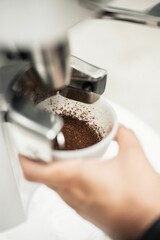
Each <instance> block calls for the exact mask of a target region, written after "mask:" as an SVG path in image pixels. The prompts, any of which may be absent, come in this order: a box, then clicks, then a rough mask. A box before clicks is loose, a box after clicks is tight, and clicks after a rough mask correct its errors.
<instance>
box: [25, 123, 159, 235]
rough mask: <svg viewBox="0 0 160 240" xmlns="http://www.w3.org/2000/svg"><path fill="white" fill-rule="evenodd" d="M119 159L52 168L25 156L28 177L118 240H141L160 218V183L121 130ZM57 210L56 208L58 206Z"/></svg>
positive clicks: (133, 141) (135, 143)
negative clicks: (53, 191) (46, 187)
mask: <svg viewBox="0 0 160 240" xmlns="http://www.w3.org/2000/svg"><path fill="white" fill-rule="evenodd" d="M116 141H117V142H118V144H119V153H118V155H117V156H116V157H115V158H114V159H112V160H110V161H106V162H102V161H98V160H97V159H96V160H93V159H92V161H91V160H87V159H85V160H82V159H74V160H69V161H55V162H52V163H44V162H36V161H32V160H29V159H27V158H25V157H23V156H20V160H21V164H22V168H23V171H24V175H25V177H26V178H27V179H28V180H30V181H35V182H40V183H44V184H46V185H47V186H49V187H50V188H52V189H53V190H55V191H57V192H58V193H59V195H60V196H61V197H62V198H63V199H64V200H65V201H66V202H67V203H68V204H69V205H70V206H71V207H72V208H74V209H75V210H76V211H77V212H78V213H79V214H80V215H81V216H83V217H84V218H86V219H88V220H89V221H91V222H92V223H94V224H95V225H97V226H98V227H99V228H101V229H102V230H103V231H104V232H106V233H107V234H109V235H110V236H111V237H112V238H113V239H116V240H121V239H123V240H125V239H130V240H131V239H134V240H135V239H137V238H139V236H141V234H143V232H144V231H145V230H146V229H147V228H148V227H149V226H150V225H151V224H152V222H153V221H154V220H156V218H158V217H159V216H160V177H159V175H158V174H157V173H156V172H155V171H154V169H153V168H152V167H151V165H150V164H149V162H148V160H147V159H146V156H145V154H144V152H143V150H142V148H141V146H140V143H139V142H138V140H137V138H136V136H135V135H134V133H133V132H132V131H131V130H129V129H127V128H125V127H123V126H120V127H119V130H118V133H117V136H116ZM53 204H54V203H53Z"/></svg>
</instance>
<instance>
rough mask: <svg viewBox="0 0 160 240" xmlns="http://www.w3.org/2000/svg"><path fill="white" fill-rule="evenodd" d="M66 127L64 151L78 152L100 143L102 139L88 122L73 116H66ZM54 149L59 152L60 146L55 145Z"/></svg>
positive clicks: (64, 117)
mask: <svg viewBox="0 0 160 240" xmlns="http://www.w3.org/2000/svg"><path fill="white" fill-rule="evenodd" d="M62 117H63V119H64V126H63V128H62V132H63V134H64V137H65V148H64V149H63V150H77V149H82V148H86V147H89V146H91V145H93V144H96V143H98V142H99V141H100V140H101V139H102V137H101V136H100V134H99V133H98V132H96V131H95V129H94V127H93V126H90V125H89V124H88V122H86V121H83V120H79V119H77V118H75V117H72V116H64V115H62ZM54 148H55V149H57V150H62V149H59V146H58V144H57V143H55V144H54Z"/></svg>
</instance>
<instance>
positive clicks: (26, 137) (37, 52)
mask: <svg viewBox="0 0 160 240" xmlns="http://www.w3.org/2000/svg"><path fill="white" fill-rule="evenodd" d="M112 2H116V1H109V0H108V1H107V0H106V1H103V0H99V1H98V0H97V1H96V0H67V1H66V0H58V1H55V0H45V1H40V2H38V1H34V0H32V1H31V0H28V1H20V0H15V1H10V2H9V1H1V3H0V29H1V34H0V66H1V68H0V102H1V104H0V144H1V145H0V153H1V154H0V156H1V157H0V180H1V181H0V206H2V207H1V208H0V231H3V230H7V229H9V228H11V227H13V226H16V225H17V224H19V223H21V222H23V221H24V220H25V217H26V214H25V209H24V205H23V199H22V197H21V193H20V187H19V177H18V176H19V160H18V153H21V154H24V155H26V156H28V157H31V158H33V159H37V158H39V159H43V160H45V161H51V160H52V153H53V151H54V149H53V148H52V147H51V146H52V145H53V144H52V142H53V141H54V140H55V139H56V141H57V143H58V144H59V146H60V147H63V145H64V144H65V139H64V137H63V134H62V132H61V129H62V127H63V120H62V118H61V117H59V116H57V115H55V114H54V113H48V112H45V111H43V110H41V109H39V108H38V107H37V106H36V104H37V103H39V102H40V101H42V100H43V99H45V98H47V97H49V96H52V95H55V94H57V93H58V94H61V95H63V96H65V97H67V98H71V99H74V100H76V101H81V102H85V103H88V104H92V103H94V102H95V101H97V99H98V98H99V96H100V95H101V94H102V93H103V92H104V90H105V86H106V77H107V75H106V71H105V70H103V69H100V68H98V67H95V66H93V65H91V64H88V63H86V62H84V61H83V60H81V59H79V58H77V57H75V56H71V55H70V49H69V42H68V39H67V31H68V30H69V29H70V28H71V27H72V26H74V25H75V24H77V23H78V22H80V21H82V20H84V19H86V18H88V17H97V18H103V19H104V18H106V19H108V18H109V19H114V20H122V21H129V22H133V23H138V24H145V25H151V26H155V27H159V26H160V4H157V5H155V6H152V7H151V8H150V9H148V10H146V11H144V12H139V11H133V10H130V9H125V8H117V7H115V6H114V7H113V6H112ZM117 2H118V1H117ZM11 133H12V134H11Z"/></svg>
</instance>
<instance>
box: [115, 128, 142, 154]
mask: <svg viewBox="0 0 160 240" xmlns="http://www.w3.org/2000/svg"><path fill="white" fill-rule="evenodd" d="M115 140H116V141H117V143H118V144H119V147H120V152H124V151H125V152H126V150H133V149H139V150H140V149H141V145H140V143H139V141H138V139H137V137H136V135H135V133H134V132H133V131H132V130H130V129H128V128H126V127H125V126H123V125H120V126H119V129H118V132H117V135H116V137H115Z"/></svg>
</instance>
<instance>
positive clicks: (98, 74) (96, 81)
mask: <svg viewBox="0 0 160 240" xmlns="http://www.w3.org/2000/svg"><path fill="white" fill-rule="evenodd" d="M106 81H107V73H106V70H104V69H100V68H98V67H96V66H94V65H91V64H89V63H87V62H85V61H83V60H81V59H79V58H77V57H74V56H72V57H71V81H70V84H69V85H68V86H67V87H65V88H64V89H62V90H61V91H60V94H61V95H62V96H64V97H66V98H70V99H73V100H76V101H80V102H84V103H88V104H91V103H94V102H96V101H97V100H98V99H99V97H100V95H101V94H102V93H103V92H104V90H105V87H106Z"/></svg>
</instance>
